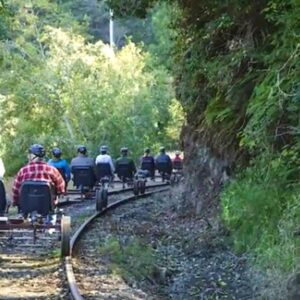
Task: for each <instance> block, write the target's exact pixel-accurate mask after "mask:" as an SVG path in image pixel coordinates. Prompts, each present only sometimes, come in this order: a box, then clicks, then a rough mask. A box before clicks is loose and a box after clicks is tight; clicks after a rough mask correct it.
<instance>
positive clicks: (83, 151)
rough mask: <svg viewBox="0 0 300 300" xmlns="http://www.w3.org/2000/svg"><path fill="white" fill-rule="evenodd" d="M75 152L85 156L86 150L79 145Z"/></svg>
mask: <svg viewBox="0 0 300 300" xmlns="http://www.w3.org/2000/svg"><path fill="white" fill-rule="evenodd" d="M77 152H78V153H81V154H86V152H87V149H86V147H85V146H83V145H80V146H79V147H78V148H77Z"/></svg>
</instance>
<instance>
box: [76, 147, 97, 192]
mask: <svg viewBox="0 0 300 300" xmlns="http://www.w3.org/2000/svg"><path fill="white" fill-rule="evenodd" d="M70 167H71V172H72V174H73V181H74V185H75V186H76V187H77V188H80V189H81V191H82V192H83V193H84V194H85V196H86V197H89V196H90V193H89V192H90V191H91V190H92V189H93V187H94V185H95V182H96V174H95V161H94V159H93V158H91V157H89V156H88V153H87V148H86V146H84V145H80V146H79V147H78V148H77V156H76V157H74V158H73V159H72V161H71V164H70Z"/></svg>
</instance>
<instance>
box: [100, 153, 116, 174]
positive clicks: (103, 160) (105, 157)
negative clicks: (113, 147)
mask: <svg viewBox="0 0 300 300" xmlns="http://www.w3.org/2000/svg"><path fill="white" fill-rule="evenodd" d="M99 163H104V164H107V163H109V164H110V169H111V172H112V173H114V172H115V166H114V163H113V161H112V159H111V157H110V155H108V154H99V155H98V156H97V157H96V161H95V164H96V165H97V164H99Z"/></svg>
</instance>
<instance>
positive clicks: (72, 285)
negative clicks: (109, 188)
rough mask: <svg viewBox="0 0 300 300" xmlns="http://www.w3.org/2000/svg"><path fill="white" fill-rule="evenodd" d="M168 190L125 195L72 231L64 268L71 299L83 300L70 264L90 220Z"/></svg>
mask: <svg viewBox="0 0 300 300" xmlns="http://www.w3.org/2000/svg"><path fill="white" fill-rule="evenodd" d="M163 186H167V184H165V183H164V184H159V185H152V186H148V187H147V188H148V189H149V188H158V187H163ZM168 190H169V188H166V187H165V188H161V189H159V190H156V191H149V192H147V193H145V194H142V195H138V196H129V197H126V198H124V199H121V200H118V201H115V202H113V203H111V204H109V205H108V206H107V207H106V208H105V209H103V210H102V211H100V212H96V213H94V214H93V215H92V216H90V217H89V218H88V219H87V220H86V221H85V222H83V223H82V224H81V226H80V227H79V228H78V229H77V230H76V232H75V233H74V235H73V236H72V238H71V241H70V256H68V257H66V258H65V269H66V273H67V281H68V285H69V290H70V293H71V297H72V299H74V300H84V298H83V297H82V296H81V294H80V291H79V287H78V285H77V283H76V279H75V275H74V270H73V265H72V257H73V252H74V248H75V246H76V243H77V242H78V241H79V238H80V236H81V235H82V234H83V233H84V232H85V231H86V230H87V229H88V227H89V226H90V225H91V224H92V222H93V221H94V220H95V219H97V218H98V217H100V216H102V215H104V214H106V213H107V212H108V211H111V210H114V209H116V208H117V207H119V206H121V205H124V204H126V203H128V202H130V201H132V200H136V199H140V198H146V197H149V196H151V195H153V194H156V193H161V192H165V191H168ZM115 192H116V191H115ZM123 192H124V190H123ZM118 193H120V191H118Z"/></svg>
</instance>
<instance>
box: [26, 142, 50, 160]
mask: <svg viewBox="0 0 300 300" xmlns="http://www.w3.org/2000/svg"><path fill="white" fill-rule="evenodd" d="M29 153H31V154H33V155H35V156H36V157H44V156H45V154H46V152H45V149H44V147H43V146H42V145H40V144H33V145H31V146H30V148H29Z"/></svg>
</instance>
